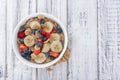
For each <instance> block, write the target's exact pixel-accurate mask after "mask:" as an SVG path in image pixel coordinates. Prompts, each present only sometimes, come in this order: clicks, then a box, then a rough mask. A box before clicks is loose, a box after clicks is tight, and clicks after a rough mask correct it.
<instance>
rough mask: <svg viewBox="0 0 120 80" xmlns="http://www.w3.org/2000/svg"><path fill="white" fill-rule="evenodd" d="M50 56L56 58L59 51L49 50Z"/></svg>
mask: <svg viewBox="0 0 120 80" xmlns="http://www.w3.org/2000/svg"><path fill="white" fill-rule="evenodd" d="M50 56H53V57H55V58H57V57H58V56H59V53H57V52H52V51H51V52H50Z"/></svg>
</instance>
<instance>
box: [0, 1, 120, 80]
mask: <svg viewBox="0 0 120 80" xmlns="http://www.w3.org/2000/svg"><path fill="white" fill-rule="evenodd" d="M36 12H46V13H50V14H53V15H54V16H56V17H58V18H59V19H60V20H61V21H62V22H63V24H64V25H65V27H66V29H67V31H68V35H69V45H68V46H69V48H70V49H71V57H70V59H69V61H68V62H65V63H62V64H59V65H57V66H55V67H54V70H53V71H51V72H48V71H47V70H46V69H35V68H30V67H28V66H26V65H24V64H22V63H21V62H20V61H19V60H18V59H17V58H16V56H15V54H14V52H13V50H12V34H13V30H14V28H15V26H16V24H17V23H18V22H19V21H20V20H21V19H22V18H23V17H25V16H26V15H29V14H32V13H36ZM0 80H120V0H0Z"/></svg>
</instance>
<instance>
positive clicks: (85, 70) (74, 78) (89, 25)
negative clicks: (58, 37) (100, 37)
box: [68, 0, 98, 80]
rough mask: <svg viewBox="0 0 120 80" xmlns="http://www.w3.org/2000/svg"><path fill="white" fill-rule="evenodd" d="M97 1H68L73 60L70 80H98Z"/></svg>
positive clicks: (71, 61) (69, 66) (70, 66)
mask: <svg viewBox="0 0 120 80" xmlns="http://www.w3.org/2000/svg"><path fill="white" fill-rule="evenodd" d="M96 3H97V2H96V0H76V1H75V0H69V1H68V20H69V21H68V25H69V27H68V29H69V30H68V31H70V32H69V33H70V35H69V36H71V37H70V40H71V42H70V48H71V58H70V60H69V64H68V69H69V75H68V80H98V76H97V74H98V72H97V15H96V13H97V9H96V6H97V4H96Z"/></svg>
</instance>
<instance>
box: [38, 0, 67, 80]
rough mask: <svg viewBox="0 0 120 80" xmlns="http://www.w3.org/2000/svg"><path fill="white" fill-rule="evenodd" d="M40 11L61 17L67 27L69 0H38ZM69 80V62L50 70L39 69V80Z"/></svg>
mask: <svg viewBox="0 0 120 80" xmlns="http://www.w3.org/2000/svg"><path fill="white" fill-rule="evenodd" d="M37 5H38V8H37V10H38V12H47V13H50V14H53V15H54V16H56V17H57V18H59V19H60V20H61V21H62V22H63V23H64V25H65V27H67V26H66V25H67V0H64V1H61V0H41V1H38V4H37ZM53 79H55V80H67V63H62V64H59V65H57V66H55V67H54V70H53V71H51V72H48V71H47V70H46V69H38V80H53Z"/></svg>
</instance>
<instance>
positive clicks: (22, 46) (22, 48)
mask: <svg viewBox="0 0 120 80" xmlns="http://www.w3.org/2000/svg"><path fill="white" fill-rule="evenodd" d="M19 48H20V49H19V50H20V52H23V50H24V49H26V48H28V47H27V46H26V45H25V44H23V43H21V44H20V45H19Z"/></svg>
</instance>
